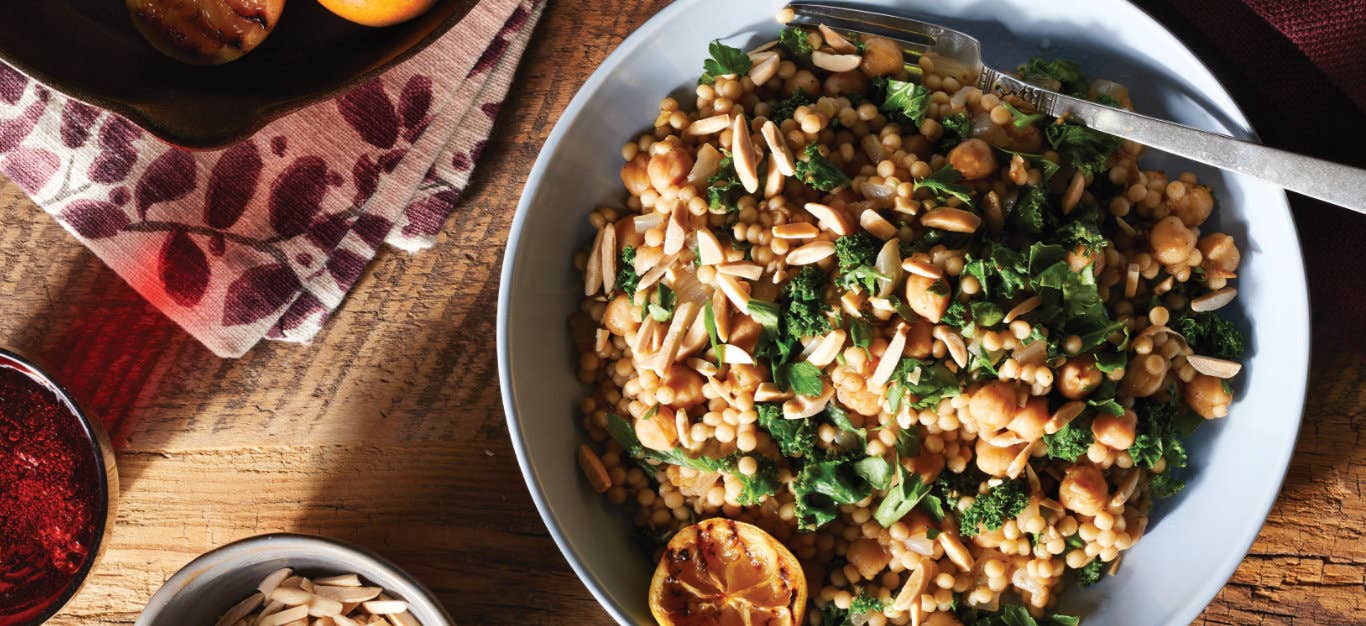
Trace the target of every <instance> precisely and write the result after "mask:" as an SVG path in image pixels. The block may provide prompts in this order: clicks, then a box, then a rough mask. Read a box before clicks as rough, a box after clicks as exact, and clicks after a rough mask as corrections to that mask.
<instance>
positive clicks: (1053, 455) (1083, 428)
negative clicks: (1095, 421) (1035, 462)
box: [1043, 418, 1093, 463]
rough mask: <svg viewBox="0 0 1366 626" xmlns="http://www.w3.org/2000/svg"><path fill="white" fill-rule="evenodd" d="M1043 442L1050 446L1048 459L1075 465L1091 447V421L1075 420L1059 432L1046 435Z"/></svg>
mask: <svg viewBox="0 0 1366 626" xmlns="http://www.w3.org/2000/svg"><path fill="white" fill-rule="evenodd" d="M1043 441H1044V443H1046V444H1048V458H1050V459H1061V460H1063V461H1067V462H1068V463H1075V462H1076V460H1077V459H1078V458H1080V457H1081V456H1083V455H1085V454H1086V450H1087V449H1088V448H1090V447H1091V442H1092V441H1093V439H1092V435H1091V420H1090V419H1088V418H1077V419H1074V420H1072V421H1071V422H1069V423H1068V424H1067V425H1066V426H1063V427H1062V428H1060V429H1058V432H1056V433H1053V434H1051V435H1044V436H1043Z"/></svg>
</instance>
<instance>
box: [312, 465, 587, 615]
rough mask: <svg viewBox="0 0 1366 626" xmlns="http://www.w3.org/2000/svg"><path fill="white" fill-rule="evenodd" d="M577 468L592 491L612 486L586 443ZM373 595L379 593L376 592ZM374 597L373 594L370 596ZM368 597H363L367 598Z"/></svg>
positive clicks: (338, 602)
mask: <svg viewBox="0 0 1366 626" xmlns="http://www.w3.org/2000/svg"><path fill="white" fill-rule="evenodd" d="M579 469H581V470H583V475H584V477H585V478H587V479H588V484H589V485H592V486H593V491H596V492H598V493H607V490H608V489H611V488H612V477H611V476H610V475H608V473H607V468H606V467H605V466H604V465H603V464H602V459H600V458H598V455H597V453H596V452H593V449H592V448H590V447H588V444H580V445H579ZM352 588H353V589H357V588H359V589H363V588H364V587H352ZM375 595H379V594H378V593H376V594H375ZM318 597H319V598H322V599H325V600H333V601H336V602H337V612H338V613H340V612H341V602H340V600H338V599H336V598H324V597H323V596H322V594H319V595H318ZM371 597H374V596H371ZM369 599H370V598H365V600H369ZM365 600H348V601H350V602H364V601H365Z"/></svg>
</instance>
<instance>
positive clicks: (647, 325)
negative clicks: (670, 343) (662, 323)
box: [629, 315, 659, 356]
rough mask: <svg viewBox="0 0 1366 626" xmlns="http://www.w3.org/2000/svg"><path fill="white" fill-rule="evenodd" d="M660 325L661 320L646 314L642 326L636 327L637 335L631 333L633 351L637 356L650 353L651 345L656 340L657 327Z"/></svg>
mask: <svg viewBox="0 0 1366 626" xmlns="http://www.w3.org/2000/svg"><path fill="white" fill-rule="evenodd" d="M658 327H659V322H657V321H655V318H654V317H651V316H649V315H646V316H645V320H644V321H642V322H641V323H640V328H637V329H636V334H635V335H630V336H629V339H630V346H631V352H633V353H635V354H636V355H637V356H640V355H644V354H649V353H650V352H651V351H652V350H651V348H650V345H651V344H652V343H653V342H654V334H655V329H656V328H658Z"/></svg>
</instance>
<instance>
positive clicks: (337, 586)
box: [136, 533, 453, 626]
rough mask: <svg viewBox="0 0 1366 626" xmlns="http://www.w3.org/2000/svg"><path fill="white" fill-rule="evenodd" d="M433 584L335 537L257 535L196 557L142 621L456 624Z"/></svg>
mask: <svg viewBox="0 0 1366 626" xmlns="http://www.w3.org/2000/svg"><path fill="white" fill-rule="evenodd" d="M451 624H453V622H452V620H451V618H450V616H449V615H447V614H446V611H445V609H443V608H442V607H441V604H440V603H439V602H438V601H437V600H436V598H435V597H434V596H433V595H432V593H431V591H429V590H428V589H427V588H426V587H423V586H422V584H421V583H419V582H418V581H417V580H416V579H414V578H413V577H412V576H409V575H408V574H407V573H406V572H404V571H403V570H401V569H399V568H398V567H397V566H395V565H394V564H393V563H390V562H389V561H387V560H385V559H383V558H382V557H380V556H378V555H376V554H374V553H372V552H370V551H368V550H365V549H362V548H359V547H356V546H352V545H350V544H346V543H343V542H340V541H336V540H333V539H326V538H323V537H314V536H310V535H296V534H286V533H279V534H270V535H260V536H257V537H250V538H247V539H243V540H240V541H237V542H234V543H230V544H228V545H225V546H223V547H220V548H217V549H215V550H213V551H211V552H208V553H207V554H204V555H203V556H200V557H199V558H197V559H195V560H193V561H191V562H190V563H189V564H188V565H186V566H185V567H183V568H181V569H180V571H178V572H176V573H175V575H173V576H171V578H170V579H169V580H167V581H166V584H165V585H163V586H162V587H161V589H160V590H158V591H157V592H156V594H154V595H153V596H152V599H151V600H150V601H149V602H148V603H147V608H146V609H144V610H143V612H142V615H141V616H139V617H138V620H137V622H136V626H201V625H202V626H450V625H451Z"/></svg>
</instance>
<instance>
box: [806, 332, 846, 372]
mask: <svg viewBox="0 0 1366 626" xmlns="http://www.w3.org/2000/svg"><path fill="white" fill-rule="evenodd" d="M848 336H849V334H848V333H846V332H845V331H844V330H843V329H839V328H836V329H835V330H832V331H830V332H828V333H826V334H825V336H824V337H821V340H820V341H819V342H817V343H816V349H815V350H813V351H812V352H811V355H810V356H808V357H806V360H807V362H809V363H811V364H812V365H815V366H816V367H819V368H824V367H825V366H827V365H829V364H830V363H832V362H834V360H835V357H836V356H837V355H838V354H839V353H840V351H841V350H843V349H844V340H845V339H846V338H847V337H848Z"/></svg>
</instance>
